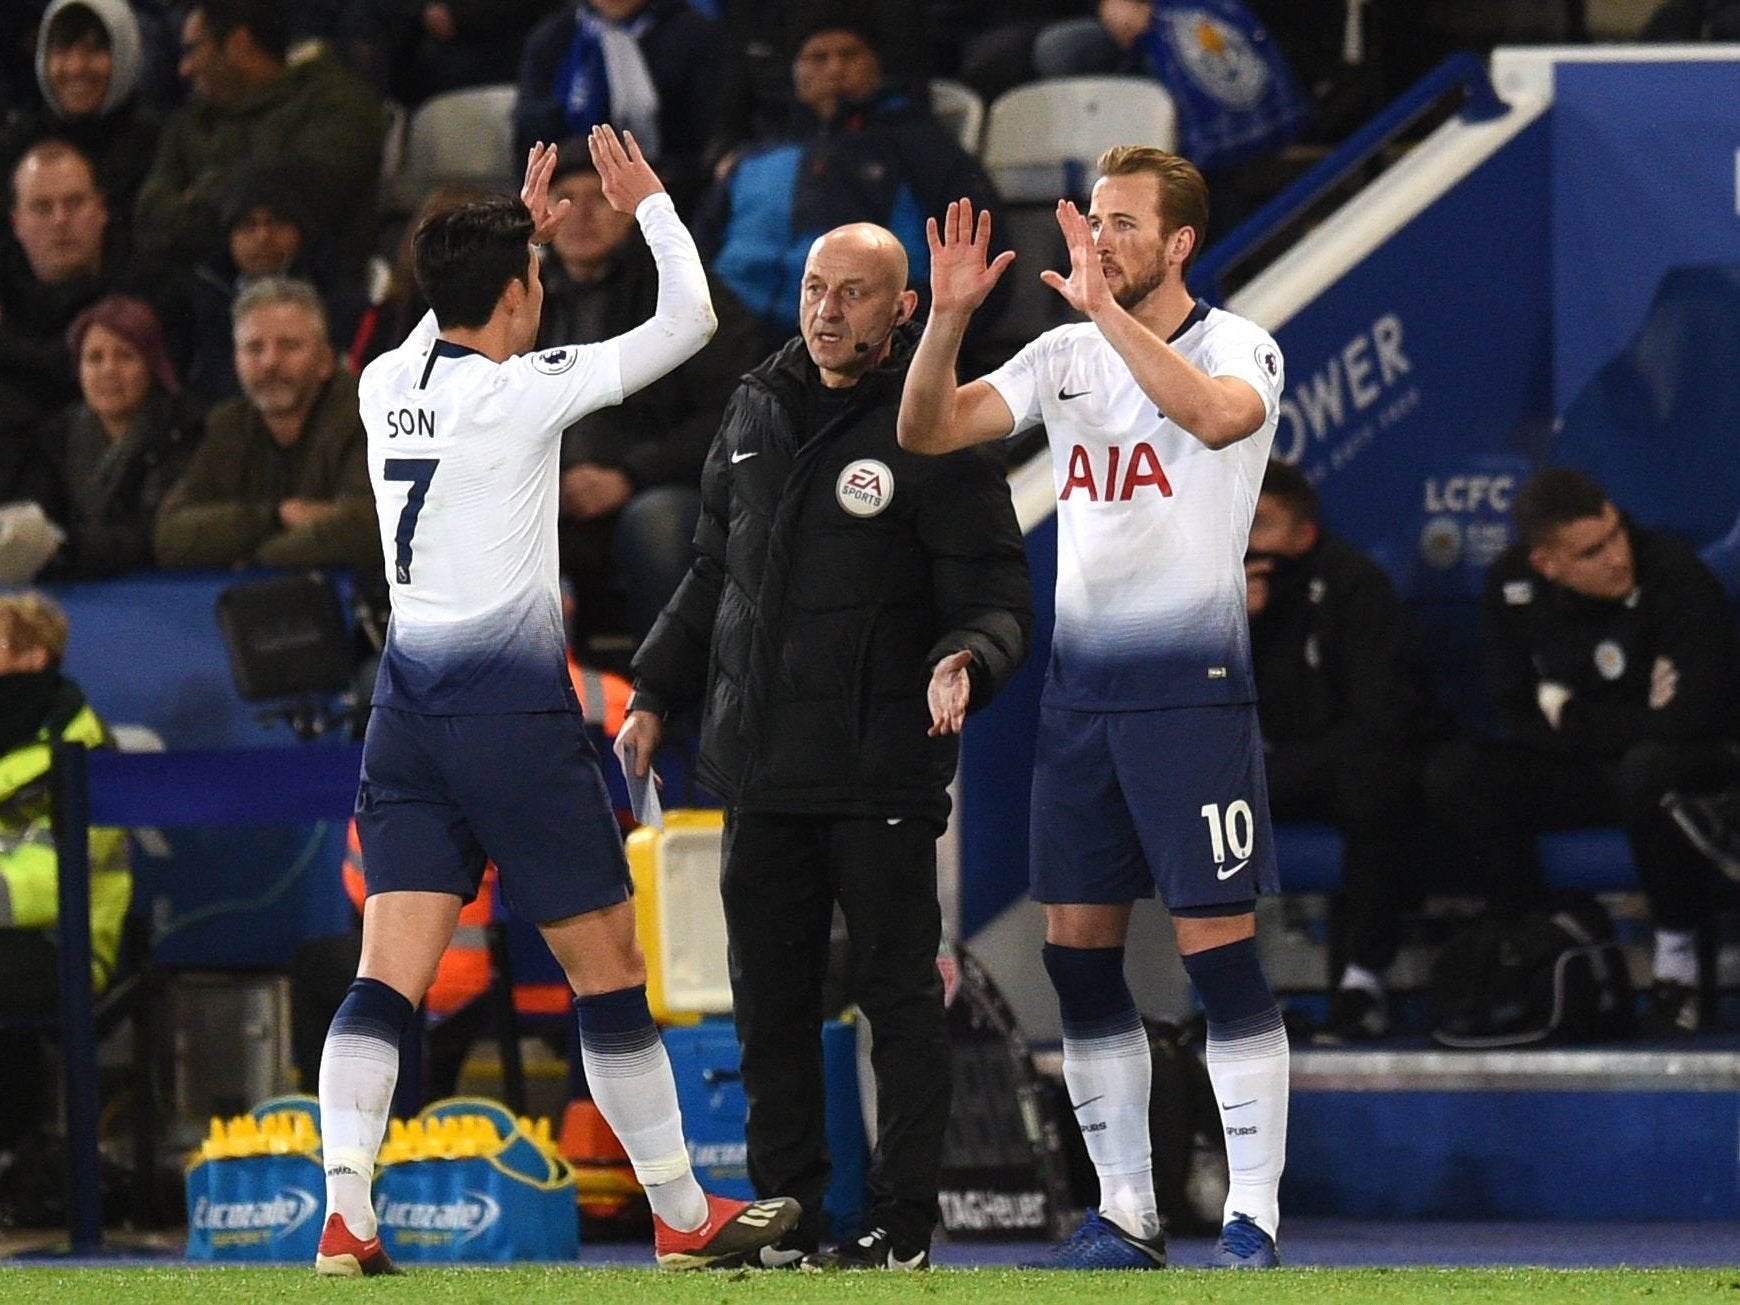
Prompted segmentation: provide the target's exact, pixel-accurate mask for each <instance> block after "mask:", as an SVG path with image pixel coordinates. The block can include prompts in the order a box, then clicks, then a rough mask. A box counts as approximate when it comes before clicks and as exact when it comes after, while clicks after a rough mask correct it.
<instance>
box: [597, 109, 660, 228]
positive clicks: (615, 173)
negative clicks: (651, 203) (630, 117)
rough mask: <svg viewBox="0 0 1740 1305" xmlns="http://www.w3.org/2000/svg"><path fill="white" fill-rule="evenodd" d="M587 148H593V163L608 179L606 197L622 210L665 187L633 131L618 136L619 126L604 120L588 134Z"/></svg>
mask: <svg viewBox="0 0 1740 1305" xmlns="http://www.w3.org/2000/svg"><path fill="white" fill-rule="evenodd" d="M586 148H587V149H588V150H590V151H591V152H592V165H593V166H594V167H596V168H597V169H598V179H599V180H600V181H602V182H603V183H604V198H605V199H607V200H609V201H610V207H611V208H613V209H615V210H616V211H617V212H618V213H632V212H634V211H635V209H637V208H639V207H640V202H641V200H643V199H645V198H646V197H647V196H648V195H656V194H658V193H659V192H660V191H661V190H663V189H664V188H665V187H664V183H663V182H661V181H660V180H659V178H658V174H657V173H656V172H654V171H653V170H652V167H651V165H650V164H648V163H647V161H646V157H645V156H644V155H643V154H642V153H641V152H640V146H639V145H638V144H637V143H636V142H635V139H634V133H633V132H632V131H625V132H623V133H622V139H621V140H618V139H617V138H616V129H615V128H614V127H612V126H611V125H610V124H609V123H607V122H601V123H599V124H598V126H596V127H594V128H593V129H592V132H591V134H590V135H588V136H587V137H586Z"/></svg>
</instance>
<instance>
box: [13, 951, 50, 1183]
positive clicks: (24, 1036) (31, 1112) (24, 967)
mask: <svg viewBox="0 0 1740 1305" xmlns="http://www.w3.org/2000/svg"><path fill="white" fill-rule="evenodd" d="M57 951H58V949H57V948H56V947H55V943H54V932H53V930H50V929H0V1017H5V1016H30V1017H35V1016H40V1015H47V1014H51V1013H52V1012H53V1011H54V1010H55V1009H56V1006H57V1003H58V1002H59V1001H60V986H59V984H60V979H59V969H58V959H57ZM47 1043H48V1034H47V1033H46V1031H44V1030H42V1029H34V1028H19V1027H14V1028H6V1029H0V1151H9V1150H11V1149H12V1148H13V1147H15V1146H16V1145H17V1144H18V1143H19V1142H20V1141H22V1140H23V1139H24V1138H26V1137H27V1136H29V1135H30V1134H31V1133H32V1132H34V1131H38V1130H41V1129H44V1128H46V1127H48V1126H49V1123H50V1122H51V1121H50V1119H49V1111H50V1108H51V1106H52V1104H53V1099H54V1098H53V1095H52V1093H51V1090H50V1088H49V1083H48V1048H47Z"/></svg>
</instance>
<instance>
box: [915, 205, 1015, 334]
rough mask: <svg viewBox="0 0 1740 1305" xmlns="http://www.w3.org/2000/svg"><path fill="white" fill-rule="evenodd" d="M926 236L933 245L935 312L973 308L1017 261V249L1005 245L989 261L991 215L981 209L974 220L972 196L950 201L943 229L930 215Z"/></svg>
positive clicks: (931, 286)
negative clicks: (975, 221) (1002, 249)
mask: <svg viewBox="0 0 1740 1305" xmlns="http://www.w3.org/2000/svg"><path fill="white" fill-rule="evenodd" d="M924 238H925V241H926V243H928V244H929V245H930V305H931V312H932V313H970V312H972V311H973V310H974V309H976V308H977V307H978V306H979V305H980V304H982V303H984V302H985V296H986V295H988V294H990V293H991V288H992V287H993V286H995V285H996V284H997V282H998V280H999V279H1000V278H1001V277H1002V275H1003V271H1004V269H1005V268H1007V267H1008V266H1009V264H1011V263H1013V262H1014V261H1015V251H1014V250H1013V249H1006V250H1004V251H1003V252H1002V253H1001V254H998V255H997V257H996V258H995V259H993V260H992V261H991V262H990V263H989V264H987V263H986V261H985V258H986V255H987V254H989V253H990V251H991V215H990V214H989V213H980V214H979V220H978V222H977V224H975V223H974V222H973V202H972V201H971V200H970V199H957V200H955V201H954V202H952V203H951V204H950V205H949V207H948V211H947V212H946V213H945V214H944V215H943V221H942V227H941V230H940V232H939V230H938V227H937V221H936V219H935V218H930V219H928V220H927V221H926V222H925V224H924Z"/></svg>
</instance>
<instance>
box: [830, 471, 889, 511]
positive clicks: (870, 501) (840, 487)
mask: <svg viewBox="0 0 1740 1305" xmlns="http://www.w3.org/2000/svg"><path fill="white" fill-rule="evenodd" d="M834 497H835V498H837V499H839V500H840V506H841V507H843V508H845V509H846V511H848V512H850V513H851V514H852V515H853V516H855V517H873V516H875V515H877V514H878V513H879V512H881V511H882V510H883V509H884V508H886V507H887V506H888V505H889V504H890V503H891V502H893V501H894V473H893V472H892V471H890V470H889V469H888V464H887V463H886V462H878V461H877V460H876V459H875V458H859V459H858V460H857V461H856V462H853V463H849V464H847V467H846V469H845V470H844V471H842V472H841V473H840V478H839V479H838V480H836V481H835V482H834Z"/></svg>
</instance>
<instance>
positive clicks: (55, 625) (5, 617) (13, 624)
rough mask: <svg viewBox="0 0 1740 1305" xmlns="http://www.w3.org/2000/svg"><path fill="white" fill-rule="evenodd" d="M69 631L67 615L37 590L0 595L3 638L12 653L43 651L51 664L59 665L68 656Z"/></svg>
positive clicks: (0, 636) (0, 619)
mask: <svg viewBox="0 0 1740 1305" xmlns="http://www.w3.org/2000/svg"><path fill="white" fill-rule="evenodd" d="M67 629H68V626H67V619H66V613H65V612H63V611H62V610H61V607H60V604H59V603H57V602H55V601H54V599H52V598H49V597H48V596H47V595H45V594H39V593H37V592H36V591H35V590H29V591H26V592H24V593H18V594H0V638H4V639H5V640H6V641H7V642H8V643H9V644H10V645H11V646H12V651H13V652H15V653H17V652H34V651H35V650H36V649H38V648H41V649H42V650H43V651H44V652H46V653H47V654H48V660H49V661H50V662H51V663H54V664H59V662H60V659H61V654H63V653H64V652H66V638H67Z"/></svg>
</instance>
